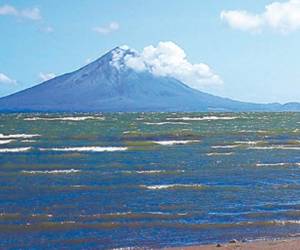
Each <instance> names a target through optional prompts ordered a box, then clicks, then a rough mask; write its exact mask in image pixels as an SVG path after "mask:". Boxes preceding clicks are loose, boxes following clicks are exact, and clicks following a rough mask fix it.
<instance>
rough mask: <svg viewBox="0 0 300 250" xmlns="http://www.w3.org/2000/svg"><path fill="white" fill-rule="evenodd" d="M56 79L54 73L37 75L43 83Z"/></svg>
mask: <svg viewBox="0 0 300 250" xmlns="http://www.w3.org/2000/svg"><path fill="white" fill-rule="evenodd" d="M54 77H56V74H54V73H51V72H50V73H42V72H41V73H39V78H40V79H41V80H42V81H43V82H44V81H48V80H50V79H52V78H54Z"/></svg>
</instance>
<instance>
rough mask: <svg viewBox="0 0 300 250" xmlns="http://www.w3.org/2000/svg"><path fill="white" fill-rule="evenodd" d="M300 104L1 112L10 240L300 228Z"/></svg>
mask: <svg viewBox="0 0 300 250" xmlns="http://www.w3.org/2000/svg"><path fill="white" fill-rule="evenodd" d="M299 191H300V113H234V114H230V113H224V114H221V113H218V114H215V113H214V114H204V113H160V114H155V113H151V114H144V113H136V114H64V115H61V114H60V115H59V114H48V115H45V114H2V115H0V248H27V249H28V248H35V249H36V248H43V249H45V248H53V249H55V248H56V249H57V248H63V247H69V248H72V249H76V248H78V249H81V248H85V249H89V248H90V249H94V248H98V249H107V248H121V247H165V246H182V245H192V244H199V243H212V242H224V241H228V240H230V239H232V238H236V239H240V240H241V239H247V240H253V239H258V238H275V237H282V236H287V235H297V234H298V233H300V192H299Z"/></svg>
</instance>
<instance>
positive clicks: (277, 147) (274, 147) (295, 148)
mask: <svg viewBox="0 0 300 250" xmlns="http://www.w3.org/2000/svg"><path fill="white" fill-rule="evenodd" d="M248 149H255V150H300V147H291V146H285V145H278V146H265V147H248Z"/></svg>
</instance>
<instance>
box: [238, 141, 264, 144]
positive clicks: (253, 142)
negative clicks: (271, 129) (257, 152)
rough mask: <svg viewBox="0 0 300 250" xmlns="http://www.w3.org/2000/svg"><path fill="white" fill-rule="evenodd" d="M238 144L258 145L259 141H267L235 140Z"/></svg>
mask: <svg viewBox="0 0 300 250" xmlns="http://www.w3.org/2000/svg"><path fill="white" fill-rule="evenodd" d="M234 143H236V144H246V145H256V144H259V143H266V142H264V141H235V142H234Z"/></svg>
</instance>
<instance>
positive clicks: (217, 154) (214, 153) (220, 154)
mask: <svg viewBox="0 0 300 250" xmlns="http://www.w3.org/2000/svg"><path fill="white" fill-rule="evenodd" d="M233 154H234V153H233V152H227V153H219V152H212V153H207V154H206V155H207V156H227V155H233Z"/></svg>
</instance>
